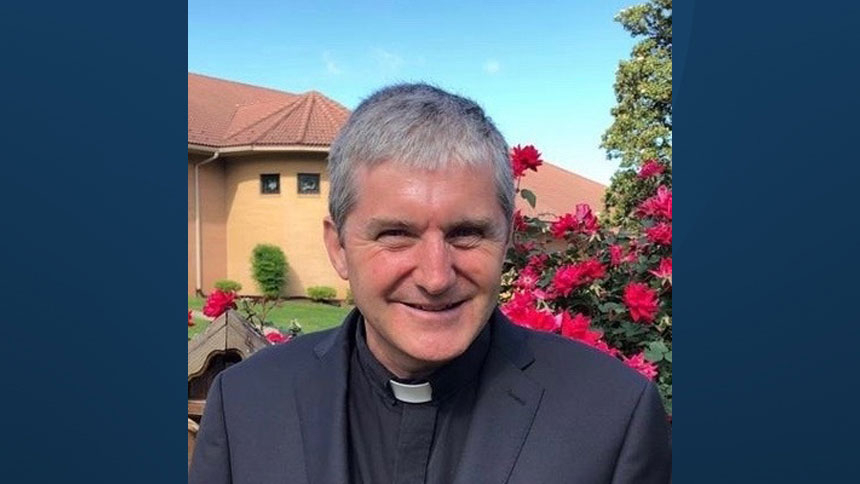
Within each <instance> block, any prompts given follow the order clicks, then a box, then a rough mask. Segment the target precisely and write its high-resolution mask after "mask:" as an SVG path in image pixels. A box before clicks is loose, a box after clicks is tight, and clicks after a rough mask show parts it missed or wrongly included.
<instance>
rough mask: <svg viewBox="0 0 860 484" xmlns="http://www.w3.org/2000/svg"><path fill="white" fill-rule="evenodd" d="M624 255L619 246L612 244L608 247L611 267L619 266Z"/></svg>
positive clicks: (622, 249)
mask: <svg viewBox="0 0 860 484" xmlns="http://www.w3.org/2000/svg"><path fill="white" fill-rule="evenodd" d="M623 253H624V248H623V247H621V246H620V245H616V244H612V245H610V246H609V263H610V264H611V265H613V266H617V265H618V264H621V256H622V255H623Z"/></svg>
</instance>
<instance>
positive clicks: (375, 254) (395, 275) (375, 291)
mask: <svg viewBox="0 0 860 484" xmlns="http://www.w3.org/2000/svg"><path fill="white" fill-rule="evenodd" d="M411 252H412V251H408V250H406V251H398V252H390V251H383V250H368V251H360V252H356V253H354V254H350V257H349V261H350V279H352V281H353V282H354V283H355V284H356V286H358V287H359V288H360V289H362V290H363V292H364V293H366V294H368V295H370V296H376V297H378V296H381V295H385V292H386V291H391V290H394V289H395V288H396V286H397V284H398V283H400V281H402V280H403V279H404V277H406V276H407V275H408V274H409V272H410V270H411V268H412V267H414V257H415V256H414V255H413V254H412V253H411Z"/></svg>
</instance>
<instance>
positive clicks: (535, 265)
mask: <svg viewBox="0 0 860 484" xmlns="http://www.w3.org/2000/svg"><path fill="white" fill-rule="evenodd" d="M547 259H549V256H548V255H547V254H543V253H541V254H535V255H533V256H531V257H529V260H528V261H527V262H526V267H531V268H532V269H534V270H535V271H540V270H541V269H543V267H544V264H546V261H547Z"/></svg>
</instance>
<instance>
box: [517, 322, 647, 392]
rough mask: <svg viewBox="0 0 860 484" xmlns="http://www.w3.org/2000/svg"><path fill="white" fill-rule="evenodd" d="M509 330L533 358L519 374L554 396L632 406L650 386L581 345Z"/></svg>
mask: <svg viewBox="0 0 860 484" xmlns="http://www.w3.org/2000/svg"><path fill="white" fill-rule="evenodd" d="M509 329H510V330H511V332H512V334H515V335H517V337H518V338H519V339H520V340H521V342H522V344H523V345H524V347H525V348H527V350H528V351H529V352H530V353H531V354H532V355H533V361H532V362H531V363H530V364H529V365H528V366H527V367H525V368H524V370H523V371H524V372H525V373H526V375H528V376H529V377H530V378H532V379H534V380H535V381H537V382H538V383H540V384H542V385H543V386H544V387H545V388H547V389H548V390H549V391H550V392H552V393H554V394H560V395H564V396H565V397H567V396H573V395H574V394H576V395H579V396H581V395H583V394H590V395H593V396H594V398H596V399H609V400H614V401H627V402H630V403H633V402H635V401H636V400H638V399H639V397H641V395H642V393H643V392H644V391H645V390H646V389H647V388H648V387H649V386H651V385H652V383H651V382H650V381H648V380H647V379H646V378H645V377H643V376H642V375H640V374H639V373H638V372H636V371H635V370H633V369H631V368H629V367H628V366H627V365H625V364H624V363H623V362H622V361H621V360H619V359H618V358H615V357H613V356H610V355H607V354H606V353H603V352H602V351H600V350H598V349H596V348H592V347H590V346H588V345H586V344H584V343H580V342H578V341H573V340H570V339H568V338H565V337H563V336H560V335H557V334H553V333H545V332H540V331H535V330H531V329H527V328H523V327H520V326H516V325H513V324H511V325H510V328H509ZM577 398H579V397H577Z"/></svg>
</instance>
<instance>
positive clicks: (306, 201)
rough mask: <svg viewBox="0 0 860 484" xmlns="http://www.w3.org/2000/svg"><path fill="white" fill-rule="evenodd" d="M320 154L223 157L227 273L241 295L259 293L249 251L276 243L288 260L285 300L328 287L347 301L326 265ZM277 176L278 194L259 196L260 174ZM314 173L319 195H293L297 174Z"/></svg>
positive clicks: (322, 155) (341, 285) (325, 209)
mask: <svg viewBox="0 0 860 484" xmlns="http://www.w3.org/2000/svg"><path fill="white" fill-rule="evenodd" d="M325 157H326V154H325V153H277V154H263V155H253V156H243V157H236V158H233V159H231V158H227V159H226V161H225V165H224V166H225V167H226V168H225V174H226V198H225V206H226V209H227V214H226V215H227V217H226V229H227V230H226V234H227V257H226V273H227V276H226V277H228V278H229V279H233V280H236V281H238V282H240V283H241V284H242V293H243V294H259V289H258V288H257V286H256V283H255V282H254V280H253V278H252V277H251V262H250V260H251V251H252V250H253V248H254V246H255V245H257V244H259V243H269V244H275V245H278V246H279V247H281V249H283V251H284V254H285V255H286V256H287V264H288V265H289V270H288V273H287V287H286V290H285V291H284V295H285V296H305V295H307V292H306V290H307V288H308V287H310V286H331V287H333V288H335V289H336V290H337V292H338V297H339V298H345V297H346V289H347V287H348V285H347V283H346V281H343V280H341V279H340V277H338V275H337V273H336V272H335V271H334V269H333V268H332V267H331V264H330V263H329V260H328V256H327V255H326V252H325V247H324V246H323V237H322V220H323V218H324V217H325V216H326V215H327V213H328V205H327V204H328V202H327V200H328V191H329V181H328V177H327V175H326V171H325V167H326V165H325ZM264 173H279V174H280V176H281V190H280V193H279V194H265V195H264V194H261V193H260V175H261V174H264ZM299 173H319V174H320V193H319V194H313V195H310V194H308V195H299V194H298V189H297V186H298V176H297V175H298V174H299Z"/></svg>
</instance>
